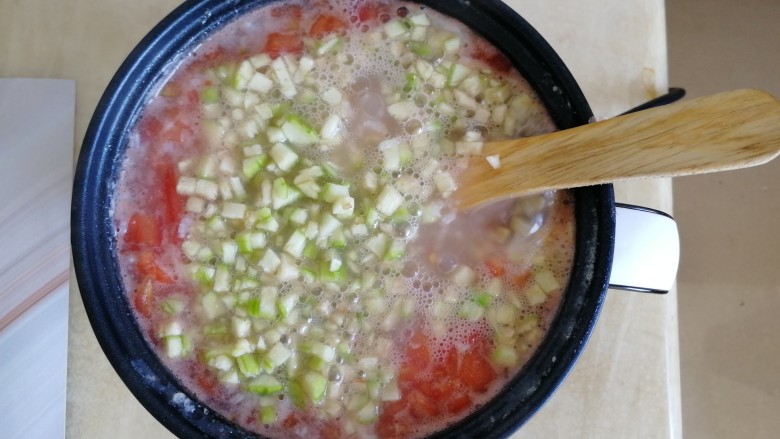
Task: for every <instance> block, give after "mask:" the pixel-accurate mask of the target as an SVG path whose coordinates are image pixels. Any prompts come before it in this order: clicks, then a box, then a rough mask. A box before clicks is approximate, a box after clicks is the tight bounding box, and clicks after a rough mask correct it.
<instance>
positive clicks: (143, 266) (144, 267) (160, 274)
mask: <svg viewBox="0 0 780 439" xmlns="http://www.w3.org/2000/svg"><path fill="white" fill-rule="evenodd" d="M136 258H137V259H136V267H137V269H138V274H139V275H140V276H141V277H149V278H151V279H152V280H155V281H157V282H160V283H163V284H170V283H173V279H172V278H171V277H170V276H168V273H166V272H165V271H164V270H163V269H162V268H160V266H159V265H158V264H157V261H156V260H155V256H154V254H153V253H152V252H151V251H148V250H144V251H141V252H139V253H138V255H137V256H136Z"/></svg>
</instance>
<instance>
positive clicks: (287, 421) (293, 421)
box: [282, 413, 301, 429]
mask: <svg viewBox="0 0 780 439" xmlns="http://www.w3.org/2000/svg"><path fill="white" fill-rule="evenodd" d="M300 422H301V421H300V419H298V414H296V413H291V414H290V415H289V416H287V417H286V418H284V421H282V427H284V428H287V429H292V428H295V426H296V425H298V423H300Z"/></svg>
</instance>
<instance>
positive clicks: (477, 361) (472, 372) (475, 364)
mask: <svg viewBox="0 0 780 439" xmlns="http://www.w3.org/2000/svg"><path fill="white" fill-rule="evenodd" d="M458 375H459V378H460V381H461V382H462V383H463V384H464V385H465V386H466V387H468V388H469V389H471V390H474V391H475V392H484V391H485V390H487V386H488V385H489V384H490V383H491V382H492V381H493V380H494V379H495V378H496V373H495V372H494V371H493V366H492V365H491V364H490V361H489V360H488V359H487V357H486V356H485V355H484V354H483V353H481V352H477V350H476V349H472V350H469V351H467V352H466V353H465V354H464V355H463V358H462V359H461V362H460V370H459V371H458Z"/></svg>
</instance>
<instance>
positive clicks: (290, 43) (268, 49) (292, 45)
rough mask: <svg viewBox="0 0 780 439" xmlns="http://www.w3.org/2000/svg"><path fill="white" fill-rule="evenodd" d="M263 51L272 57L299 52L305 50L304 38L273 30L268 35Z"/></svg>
mask: <svg viewBox="0 0 780 439" xmlns="http://www.w3.org/2000/svg"><path fill="white" fill-rule="evenodd" d="M263 51H264V52H265V53H267V54H268V55H269V56H270V57H271V58H277V57H279V55H282V54H285V53H299V52H301V51H303V40H302V39H301V36H300V35H296V34H283V33H280V32H273V33H271V34H269V35H268V39H267V40H266V42H265V48H264V49H263Z"/></svg>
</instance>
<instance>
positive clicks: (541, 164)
mask: <svg viewBox="0 0 780 439" xmlns="http://www.w3.org/2000/svg"><path fill="white" fill-rule="evenodd" d="M778 153H780V102H778V101H777V99H775V98H774V97H773V96H771V95H769V94H767V93H765V92H762V91H758V90H736V91H730V92H725V93H720V94H716V95H712V96H708V97H704V98H699V99H693V100H690V101H687V102H683V103H679V104H673V105H669V106H665V107H658V108H652V109H649V110H644V111H640V112H637V113H633V114H628V115H625V116H619V117H616V118H613V119H609V120H605V121H601V122H595V123H591V124H588V125H584V126H580V127H577V128H571V129H567V130H563V131H557V132H554V133H550V134H544V135H540V136H534V137H526V138H520V139H512V140H504V141H497V142H488V143H486V144H485V145H484V148H483V152H482V155H481V156H473V157H471V159H470V160H469V166H468V168H467V169H466V170H465V171H464V172H463V173H462V174H461V175H460V177H459V180H458V181H459V183H458V189H457V190H456V191H455V192H454V193H453V194H452V198H453V199H454V201H455V206H456V207H457V209H458V210H461V211H463V210H468V209H470V208H472V207H475V206H477V205H479V204H483V203H487V202H490V201H497V200H500V199H504V198H509V197H516V196H521V195H528V194H532V193H536V192H541V191H545V190H550V189H563V188H573V187H581V186H591V185H595V184H602V183H610V182H615V181H620V180H627V179H637V178H646V177H673V176H681V175H691V174H700V173H706V172H716V171H726V170H730V169H737V168H745V167H749V166H755V165H760V164H762V163H766V162H768V161H770V160H771V159H773V158H774V157H776V156H777V155H778ZM493 155H498V157H499V162H500V166H499V167H498V168H497V169H494V168H493V167H492V166H491V165H490V164H489V163H488V161H487V160H486V158H485V157H487V156H493Z"/></svg>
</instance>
